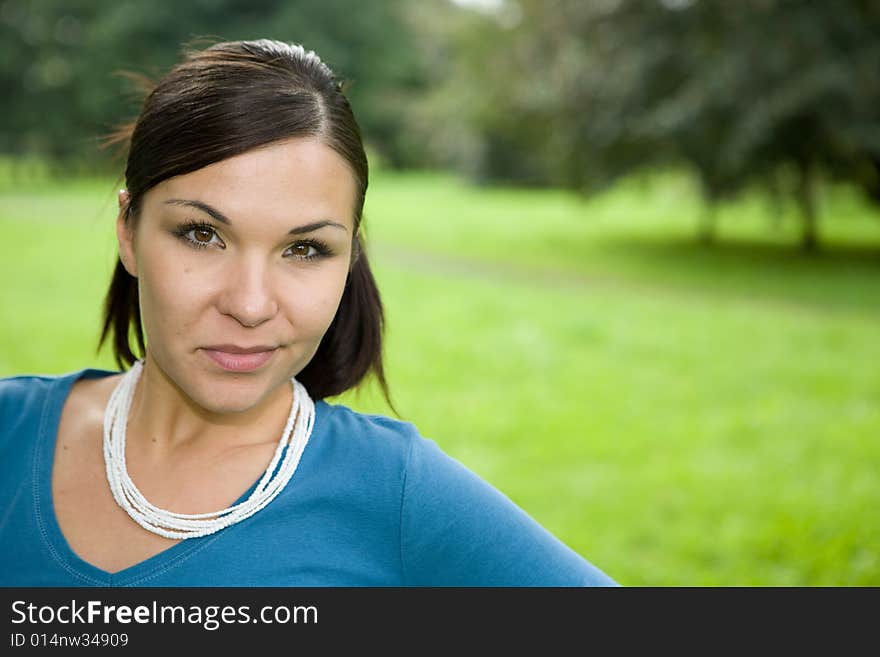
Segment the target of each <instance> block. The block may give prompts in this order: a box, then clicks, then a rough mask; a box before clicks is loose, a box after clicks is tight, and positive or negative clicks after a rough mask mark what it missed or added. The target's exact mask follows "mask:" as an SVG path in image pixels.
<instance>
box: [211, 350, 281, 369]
mask: <svg viewBox="0 0 880 657" xmlns="http://www.w3.org/2000/svg"><path fill="white" fill-rule="evenodd" d="M202 351H204V352H205V355H206V356H207V357H208V358H210V359H211V360H212V361H214V363H216V364H217V365H219V366H220V367H221V368H222V369H224V370H226V371H227V372H252V371H254V370H257V369H259V368H261V367H262V366H263V365H265V364H266V363H268V362H269V361H270V360H271V359H272V356H274V355H275V352H276V351H278V347H273V346H270V345H257V346H254V347H240V346H238V345H231V344H223V345H212V346H210V347H202Z"/></svg>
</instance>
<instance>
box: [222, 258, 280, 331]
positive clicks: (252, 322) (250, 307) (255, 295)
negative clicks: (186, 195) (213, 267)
mask: <svg viewBox="0 0 880 657" xmlns="http://www.w3.org/2000/svg"><path fill="white" fill-rule="evenodd" d="M222 275H223V276H224V278H225V279H226V280H224V281H222V283H221V286H222V292H221V294H220V296H219V299H218V302H217V309H218V310H219V311H220V312H221V313H222V314H224V315H228V316H229V317H232V318H233V319H235V320H236V321H237V322H238V323H239V324H241V325H242V326H245V327H248V328H253V327H255V326H259V325H260V324H263V323H264V322H267V321H269V320H270V319H272V318H273V317H275V315H276V314H277V313H278V302H277V300H276V297H275V292H274V290H273V284H272V280H271V279H272V277H271V272H270V271H269V265H268V263H266V262H265V260H263V259H261V258H260V257H258V256H257V255H256V254H255V255H253V256H247V257H246V256H242V257H241V258H240V259H239V260H238V261H237V262H236V263H235V265H234V266H232V267H229V268H228V269H227V270H226V271H224V272H223V274H222Z"/></svg>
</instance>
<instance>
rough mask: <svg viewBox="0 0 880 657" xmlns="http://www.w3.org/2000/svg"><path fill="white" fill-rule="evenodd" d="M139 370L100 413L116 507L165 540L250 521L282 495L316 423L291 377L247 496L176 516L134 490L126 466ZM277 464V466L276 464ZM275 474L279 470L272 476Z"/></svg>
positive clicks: (139, 367)
mask: <svg viewBox="0 0 880 657" xmlns="http://www.w3.org/2000/svg"><path fill="white" fill-rule="evenodd" d="M142 370H143V361H142V360H138V361H136V362H135V363H134V365H132V367H131V369H130V370H129V371H128V372H126V373H125V374H124V375H123V376H122V379H121V380H120V381H119V383H118V384H117V386H116V388H115V389H114V390H113V394H111V395H110V400H109V401H108V402H107V408H106V410H105V411H104V464H105V466H106V468H107V481H108V482H109V484H110V490H111V492H112V493H113V498H114V499H115V500H116V503H117V504H119V506H121V507H122V508H123V509H124V510H125V511H126V513H128V515H129V516H131V517H132V519H133V520H134V521H135V522H136V523H138V524H139V525H140V526H141V527H143V528H144V529H146V530H148V531H150V532H153V533H154V534H158V535H159V536H164V537H165V538H177V539H180V538H196V537H199V536H207V535H208V534H213V533H214V532H217V531H219V530H221V529H223V528H224V527H228V526H229V525H232V524H235V523H237V522H239V521H241V520H244V519H245V518H247V517H249V516H252V515H253V514H255V513H256V512H257V511H259V510H260V509H262V508H263V507H264V506H266V505H267V504H268V503H269V502H271V501H272V500H273V499H274V498H275V496H276V495H278V493H280V492H281V491H282V490H283V489H284V486H285V485H287V482H288V481H290V478H291V477H292V476H293V473H294V472H295V471H296V467H297V465H299V460H300V457H301V456H302V453H303V450H304V449H305V447H306V444H307V443H308V441H309V436H311V433H312V427H313V426H314V422H315V404H314V402H313V401H312V398H311V397H309V393H308V392H307V391H306V389H305V387H303V385H302V384H301V383H300V382H299V381H297V380H296V379H295V378H291V380H290V381H291V383H292V385H293V390H294V394H293V403H292V404H291V407H290V415H289V416H288V418H287V424H286V426H285V427H284V431H283V432H282V434H281V438H280V440H279V441H278V446H277V447H276V448H275V454H274V456H273V457H272V462H271V463H269V466H268V467H267V468H266V472H265V473H264V474H263V477H262V478H261V479H260V481H259V482H258V483H257V486H256V488H255V489H254V491H253V492H252V493H251V495H250V496H249V497H248V498H247V499H246V500H244V501H243V502H240V503H239V504H235V505H233V506H230V507H227V508H225V509H222V510H221V511H214V512H211V513H192V514H188V513H174V512H173V511H167V510H165V509H161V508H159V507H157V506H154V505H153V504H151V503H150V502H149V501H148V500H147V499H146V498H145V497H144V496H143V495H142V494H141V492H140V491H139V490H138V489H137V486H135V485H134V482H133V481H132V480H131V477H129V476H128V470H127V468H126V467H125V429H126V423H127V421H128V413H129V409H130V408H131V401H132V398H133V397H134V390H135V386H136V385H137V382H138V379H139V378H140V375H141V372H142ZM279 462H280V465H279ZM276 470H277V471H276Z"/></svg>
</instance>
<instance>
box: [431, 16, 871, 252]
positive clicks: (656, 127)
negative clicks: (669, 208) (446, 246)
mask: <svg viewBox="0 0 880 657" xmlns="http://www.w3.org/2000/svg"><path fill="white" fill-rule="evenodd" d="M878 35H880V2H877V1H876V0H841V1H840V2H833V3H831V2H819V1H812V0H742V1H739V2H725V1H722V0H662V1H661V0H601V1H600V0H595V1H592V2H580V1H578V0H554V1H548V0H516V1H512V0H510V1H507V2H500V3H498V5H497V8H496V10H495V11H492V12H487V13H485V14H484V16H483V18H482V20H473V21H472V22H471V23H470V24H469V25H468V26H467V28H466V29H465V30H462V31H461V32H459V33H457V34H455V35H454V36H455V37H456V39H457V41H456V43H457V52H456V60H457V63H456V68H455V70H454V71H453V74H452V75H450V76H449V77H448V78H447V81H446V84H445V85H444V86H443V87H442V88H438V89H436V91H435V92H434V94H433V98H432V99H431V101H430V105H431V106H432V107H433V108H435V111H436V113H437V115H438V116H439V115H442V114H444V112H445V111H446V110H447V108H448V106H449V105H450V104H451V103H452V100H451V99H460V100H461V101H465V99H466V102H461V103H460V104H459V107H460V108H461V113H462V115H463V116H462V119H463V121H464V122H465V124H466V126H467V127H466V128H464V129H461V128H458V127H455V126H453V127H452V128H451V130H452V131H453V133H454V134H452V135H449V136H444V135H436V137H435V139H436V140H437V141H445V142H446V143H448V144H460V143H464V144H466V145H465V147H464V148H462V149H461V150H460V151H459V152H457V153H455V152H453V153H443V154H442V155H447V156H451V158H452V161H455V162H457V163H458V166H460V167H462V168H463V169H465V170H469V171H471V172H475V173H477V174H478V175H480V176H482V177H485V178H491V179H503V180H507V181H514V182H519V183H539V184H546V183H562V184H564V185H566V186H569V187H573V188H577V189H581V190H584V191H590V190H595V189H597V188H600V187H602V186H605V185H607V184H609V183H610V182H612V181H614V180H616V179H617V178H619V177H620V176H623V175H626V174H629V173H631V172H632V171H633V170H635V169H638V168H641V167H644V166H646V165H654V166H656V165H658V164H660V165H663V164H667V163H673V162H674V163H685V164H687V165H689V166H690V167H691V168H692V170H693V171H694V172H695V173H696V174H697V176H698V177H699V181H700V184H701V188H702V190H703V196H704V198H705V200H706V201H707V202H708V204H709V205H712V204H714V203H715V202H716V201H718V200H721V199H724V198H728V197H730V196H731V195H733V194H735V193H737V192H739V191H741V190H742V189H743V188H744V187H745V186H747V185H752V184H755V183H757V184H759V185H761V186H763V187H765V188H766V189H768V190H769V191H771V193H773V194H775V195H777V196H783V197H784V196H790V197H791V198H793V199H794V200H795V201H796V202H797V204H798V206H799V208H800V211H801V217H802V220H803V231H802V240H803V244H804V245H805V246H807V247H811V246H814V245H815V240H816V231H815V220H816V200H815V194H816V191H815V187H816V183H817V179H818V178H819V176H820V175H821V174H822V173H825V174H830V175H832V176H837V177H841V178H845V179H848V180H852V181H855V182H857V183H858V184H860V185H861V186H862V187H863V188H864V189H865V190H866V191H867V192H868V193H869V194H870V195H871V196H872V197H874V198H875V200H880V175H878V166H880V38H878ZM461 134H467V138H466V139H461V138H459V137H460V135H461ZM473 140H476V141H473ZM709 228H710V229H711V227H709Z"/></svg>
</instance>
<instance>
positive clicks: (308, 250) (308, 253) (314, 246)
mask: <svg viewBox="0 0 880 657" xmlns="http://www.w3.org/2000/svg"><path fill="white" fill-rule="evenodd" d="M284 255H285V256H289V257H293V258H295V259H297V260H315V259H317V258H323V257H326V256H328V255H330V248H329V247H328V246H327V245H326V244H324V243H323V242H321V241H320V240H316V239H310V240H303V241H301V242H296V243H295V244H291V245H290V246H289V247H287V249H286V250H285V252H284Z"/></svg>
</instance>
